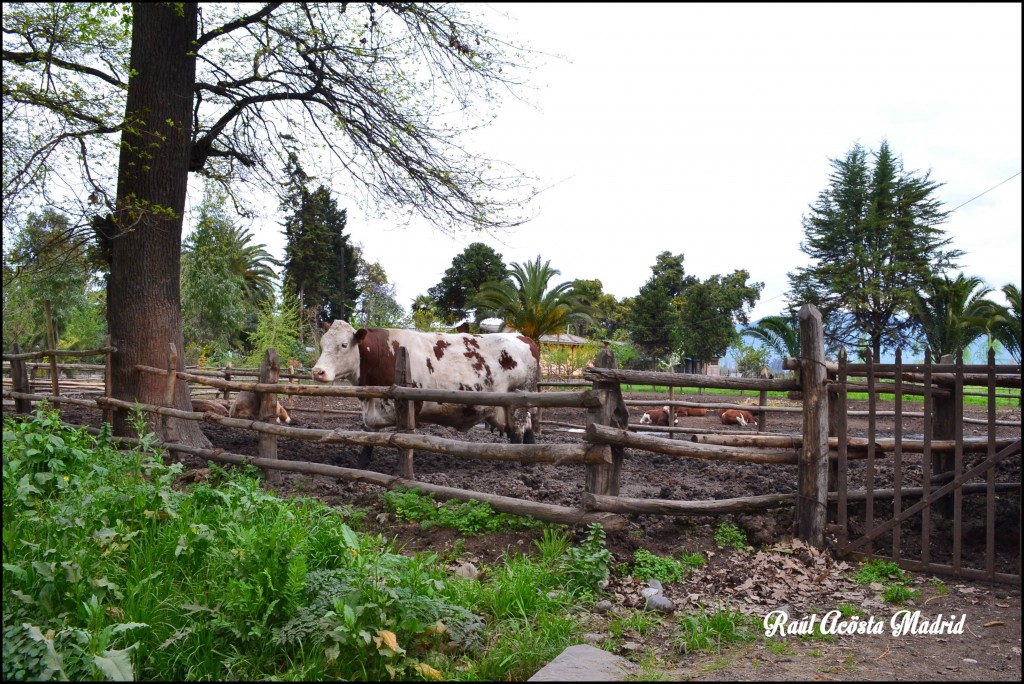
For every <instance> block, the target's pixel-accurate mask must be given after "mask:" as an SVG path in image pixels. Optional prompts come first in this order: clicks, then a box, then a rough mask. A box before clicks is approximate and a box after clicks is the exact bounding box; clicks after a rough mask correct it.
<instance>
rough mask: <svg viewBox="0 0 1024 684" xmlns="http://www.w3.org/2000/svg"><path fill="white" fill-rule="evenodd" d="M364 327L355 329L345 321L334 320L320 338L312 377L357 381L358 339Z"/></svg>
mask: <svg viewBox="0 0 1024 684" xmlns="http://www.w3.org/2000/svg"><path fill="white" fill-rule="evenodd" d="M365 336H366V329H365V328H360V329H359V330H356V329H355V328H353V327H352V326H351V325H349V324H348V323H346V322H345V321H334V323H333V324H331V325H330V327H329V328H328V329H327V332H325V333H324V335H323V337H321V338H320V350H321V351H320V358H319V359H317V361H316V365H314V366H313V379H314V380H316V381H317V382H333V381H334V380H335V379H341V380H348V381H349V382H351V383H352V384H356V383H357V382H358V381H359V341H360V340H361V339H363V337H365Z"/></svg>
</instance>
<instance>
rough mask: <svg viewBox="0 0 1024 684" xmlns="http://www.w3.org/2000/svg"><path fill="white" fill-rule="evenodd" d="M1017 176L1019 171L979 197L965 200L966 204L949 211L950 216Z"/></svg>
mask: <svg viewBox="0 0 1024 684" xmlns="http://www.w3.org/2000/svg"><path fill="white" fill-rule="evenodd" d="M1019 175H1020V171H1018V172H1017V173H1015V174H1013V175H1012V176H1010V177H1009V178H1007V179H1006V180H1004V181H1002V182H1001V183H996V184H995V185H993V186H992V187H991V188H989V189H988V190H986V191H985V192H983V193H981V195H975V196H974V197H972V198H971V199H969V200H967V201H966V202H964V203H963V204H961V205H960V206H959V207H956V208H954V209H950V210H949V213H951V214H952V213H953V212H954V211H956V210H957V209H959V208H960V207H962V206H964V205H966V204H970V203H971V202H973V201H974V200H976V199H978V198H979V197H981V196H982V195H987V194H988V193H990V192H992V191H993V190H995V189H996V188H998V187H999V186H1000V185H1002V184H1003V183H1006V182H1007V181H1012V180H1013V179H1014V178H1016V177H1017V176H1019Z"/></svg>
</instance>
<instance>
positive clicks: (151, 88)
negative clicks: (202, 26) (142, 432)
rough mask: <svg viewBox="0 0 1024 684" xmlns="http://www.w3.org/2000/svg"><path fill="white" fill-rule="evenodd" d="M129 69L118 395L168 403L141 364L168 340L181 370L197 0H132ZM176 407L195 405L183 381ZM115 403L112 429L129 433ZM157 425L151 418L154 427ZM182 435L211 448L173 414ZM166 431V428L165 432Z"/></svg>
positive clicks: (116, 306) (116, 331)
mask: <svg viewBox="0 0 1024 684" xmlns="http://www.w3.org/2000/svg"><path fill="white" fill-rule="evenodd" d="M132 12H133V22H132V24H133V26H132V52H131V77H130V78H129V81H128V105H127V108H126V112H125V122H126V123H125V129H124V132H123V133H122V136H121V155H120V161H119V167H118V179H117V213H116V214H115V215H114V217H113V223H114V225H113V229H114V238H113V240H112V243H111V245H110V247H111V250H110V280H109V283H108V287H107V318H108V325H109V330H110V334H111V336H112V338H113V344H114V346H116V347H117V354H115V355H114V357H113V360H112V369H111V371H112V376H113V377H112V380H113V392H114V396H115V397H116V398H118V399H122V400H125V401H140V402H147V403H154V404H157V403H162V400H163V388H164V379H163V378H162V377H160V376H155V375H152V374H144V373H140V372H138V371H136V370H135V366H136V364H140V363H141V364H146V365H150V366H159V367H165V365H166V359H167V352H168V345H169V343H172V342H173V343H174V344H175V346H176V348H177V350H178V368H179V369H181V370H184V354H183V353H182V351H183V338H182V331H181V287H180V282H181V281H180V278H181V267H180V266H181V233H182V218H183V213H184V209H185V194H186V190H187V185H188V165H189V156H190V149H191V131H192V100H193V91H194V88H195V79H196V59H195V52H194V50H195V46H194V41H195V38H196V31H197V7H196V4H195V3H184V4H183V5H182V4H178V3H134V4H133V8H132ZM174 405H175V407H176V408H180V409H186V410H190V406H191V403H190V401H189V396H188V386H187V384H186V383H178V385H177V389H176V392H175V396H174ZM126 418H127V416H126V415H125V412H124V411H118V412H117V414H116V415H115V420H114V432H115V434H118V435H124V434H127V433H128V432H129V427H128V425H127V422H126ZM156 425H157V423H153V426H154V428H156ZM171 426H172V429H173V430H174V431H175V432H176V433H177V435H176V436H177V438H178V439H179V440H180V441H181V442H184V443H186V444H191V445H196V446H209V442H208V441H207V440H206V438H205V437H204V436H203V434H202V432H201V431H200V430H199V426H198V423H196V422H192V421H172V423H171ZM161 436H163V437H166V435H161Z"/></svg>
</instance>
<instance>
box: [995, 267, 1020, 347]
mask: <svg viewBox="0 0 1024 684" xmlns="http://www.w3.org/2000/svg"><path fill="white" fill-rule="evenodd" d="M1002 290H1003V295H1004V296H1005V297H1006V301H1007V302H1009V304H1010V305H1009V306H1006V307H1003V306H999V307H997V310H996V311H995V313H994V315H993V316H992V319H991V320H990V323H991V328H990V329H991V333H992V336H993V337H995V338H996V339H997V340H999V341H1000V342H1001V343H1002V345H1003V348H1004V349H1006V351H1007V352H1009V354H1010V356H1012V357H1013V359H1014V360H1015V361H1016V362H1017V363H1020V356H1021V355H1020V311H1021V305H1020V288H1019V287H1017V286H1016V285H1014V284H1012V283H1010V284H1007V285H1003V287H1002ZM993 306H996V305H993Z"/></svg>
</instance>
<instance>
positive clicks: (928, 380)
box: [921, 348, 935, 564]
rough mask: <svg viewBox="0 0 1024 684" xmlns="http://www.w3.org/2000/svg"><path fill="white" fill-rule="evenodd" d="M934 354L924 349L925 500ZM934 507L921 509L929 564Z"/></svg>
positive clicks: (923, 558)
mask: <svg viewBox="0 0 1024 684" xmlns="http://www.w3.org/2000/svg"><path fill="white" fill-rule="evenodd" d="M931 360H932V354H931V351H930V350H928V349H927V348H926V349H925V350H924V364H925V365H924V367H925V372H924V428H923V429H924V435H923V437H924V439H923V440H922V441H923V442H924V444H923V446H922V449H921V468H922V475H921V481H922V482H921V483H922V485H923V487H922V489H923V492H924V493H923V497H924V499H925V500H928V499H930V498H931V480H932V464H933V462H934V457H933V456H932V453H931V449H932V434H933V432H934V431H935V424H934V422H933V420H932V415H933V411H934V406H933V404H934V400H933V398H932V392H931V389H932V364H931ZM931 515H932V507H931V506H925V507H924V508H923V509H922V510H921V561H922V562H923V563H925V564H928V563H929V562H930V561H931V553H932V518H931Z"/></svg>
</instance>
